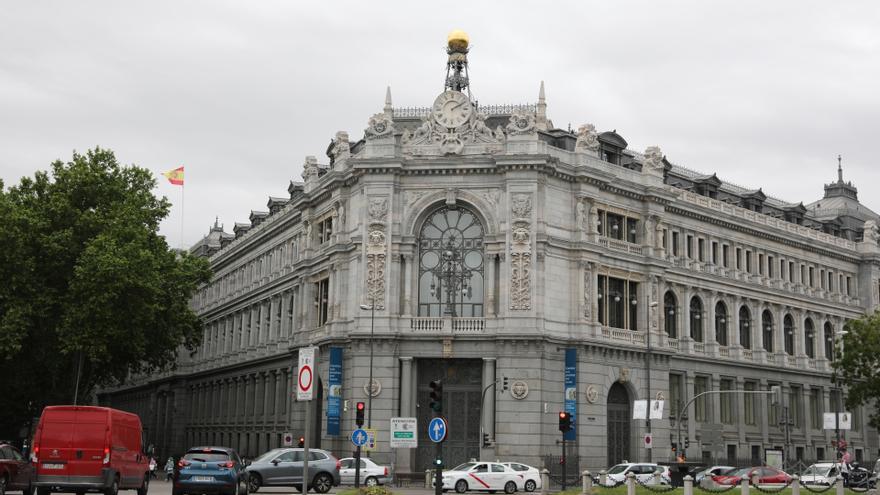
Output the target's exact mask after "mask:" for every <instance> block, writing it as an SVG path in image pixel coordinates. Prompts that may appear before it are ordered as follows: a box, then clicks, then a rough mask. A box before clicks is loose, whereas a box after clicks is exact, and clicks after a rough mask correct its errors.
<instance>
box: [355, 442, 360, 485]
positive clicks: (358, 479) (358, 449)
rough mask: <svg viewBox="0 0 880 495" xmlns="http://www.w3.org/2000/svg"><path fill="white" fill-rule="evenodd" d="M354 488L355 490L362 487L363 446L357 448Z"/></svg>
mask: <svg viewBox="0 0 880 495" xmlns="http://www.w3.org/2000/svg"><path fill="white" fill-rule="evenodd" d="M354 462H355V464H354V487H355V489H357V488H360V487H361V446H360V445H358V446H357V451H356V452H355V454H354Z"/></svg>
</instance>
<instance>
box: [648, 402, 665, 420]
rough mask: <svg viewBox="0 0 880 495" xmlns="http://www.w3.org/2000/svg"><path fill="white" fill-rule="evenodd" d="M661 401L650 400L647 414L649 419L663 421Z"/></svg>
mask: <svg viewBox="0 0 880 495" xmlns="http://www.w3.org/2000/svg"><path fill="white" fill-rule="evenodd" d="M664 402H665V401H662V400H652V401H651V410H650V411H649V412H648V414H649V415H650V418H651V419H663V403H664Z"/></svg>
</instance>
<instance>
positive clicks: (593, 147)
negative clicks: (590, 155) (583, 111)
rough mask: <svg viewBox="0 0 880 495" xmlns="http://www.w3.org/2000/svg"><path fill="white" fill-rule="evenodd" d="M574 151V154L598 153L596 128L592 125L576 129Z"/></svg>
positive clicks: (584, 125)
mask: <svg viewBox="0 0 880 495" xmlns="http://www.w3.org/2000/svg"><path fill="white" fill-rule="evenodd" d="M574 151H575V153H577V152H585V151H591V152H597V151H599V133H598V132H596V126H594V125H593V124H583V125H581V126H580V127H578V131H577V141H575V144H574Z"/></svg>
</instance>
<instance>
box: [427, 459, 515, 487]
mask: <svg viewBox="0 0 880 495" xmlns="http://www.w3.org/2000/svg"><path fill="white" fill-rule="evenodd" d="M524 484H525V481H524V480H523V478H522V477H521V476H519V473H517V472H516V471H514V470H513V469H511V468H509V467H508V466H505V465H504V464H501V463H500V462H465V463H464V464H459V465H458V466H455V467H454V468H452V469H450V470H449V471H443V491H444V492H445V491H449V490H455V492H456V493H464V492H467V491H487V492H495V491H504V493H514V492H516V491H517V490H522V489H523V485H524Z"/></svg>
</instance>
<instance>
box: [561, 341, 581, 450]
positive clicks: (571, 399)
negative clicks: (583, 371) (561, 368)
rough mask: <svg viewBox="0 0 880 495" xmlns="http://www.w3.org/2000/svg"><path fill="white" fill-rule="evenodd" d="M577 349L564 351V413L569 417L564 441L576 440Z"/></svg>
mask: <svg viewBox="0 0 880 495" xmlns="http://www.w3.org/2000/svg"><path fill="white" fill-rule="evenodd" d="M577 398H578V397H577V349H566V350H565V412H567V413H568V414H570V415H571V429H570V430H569V431H567V432H565V436H564V438H565V439H566V440H575V439H577Z"/></svg>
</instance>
